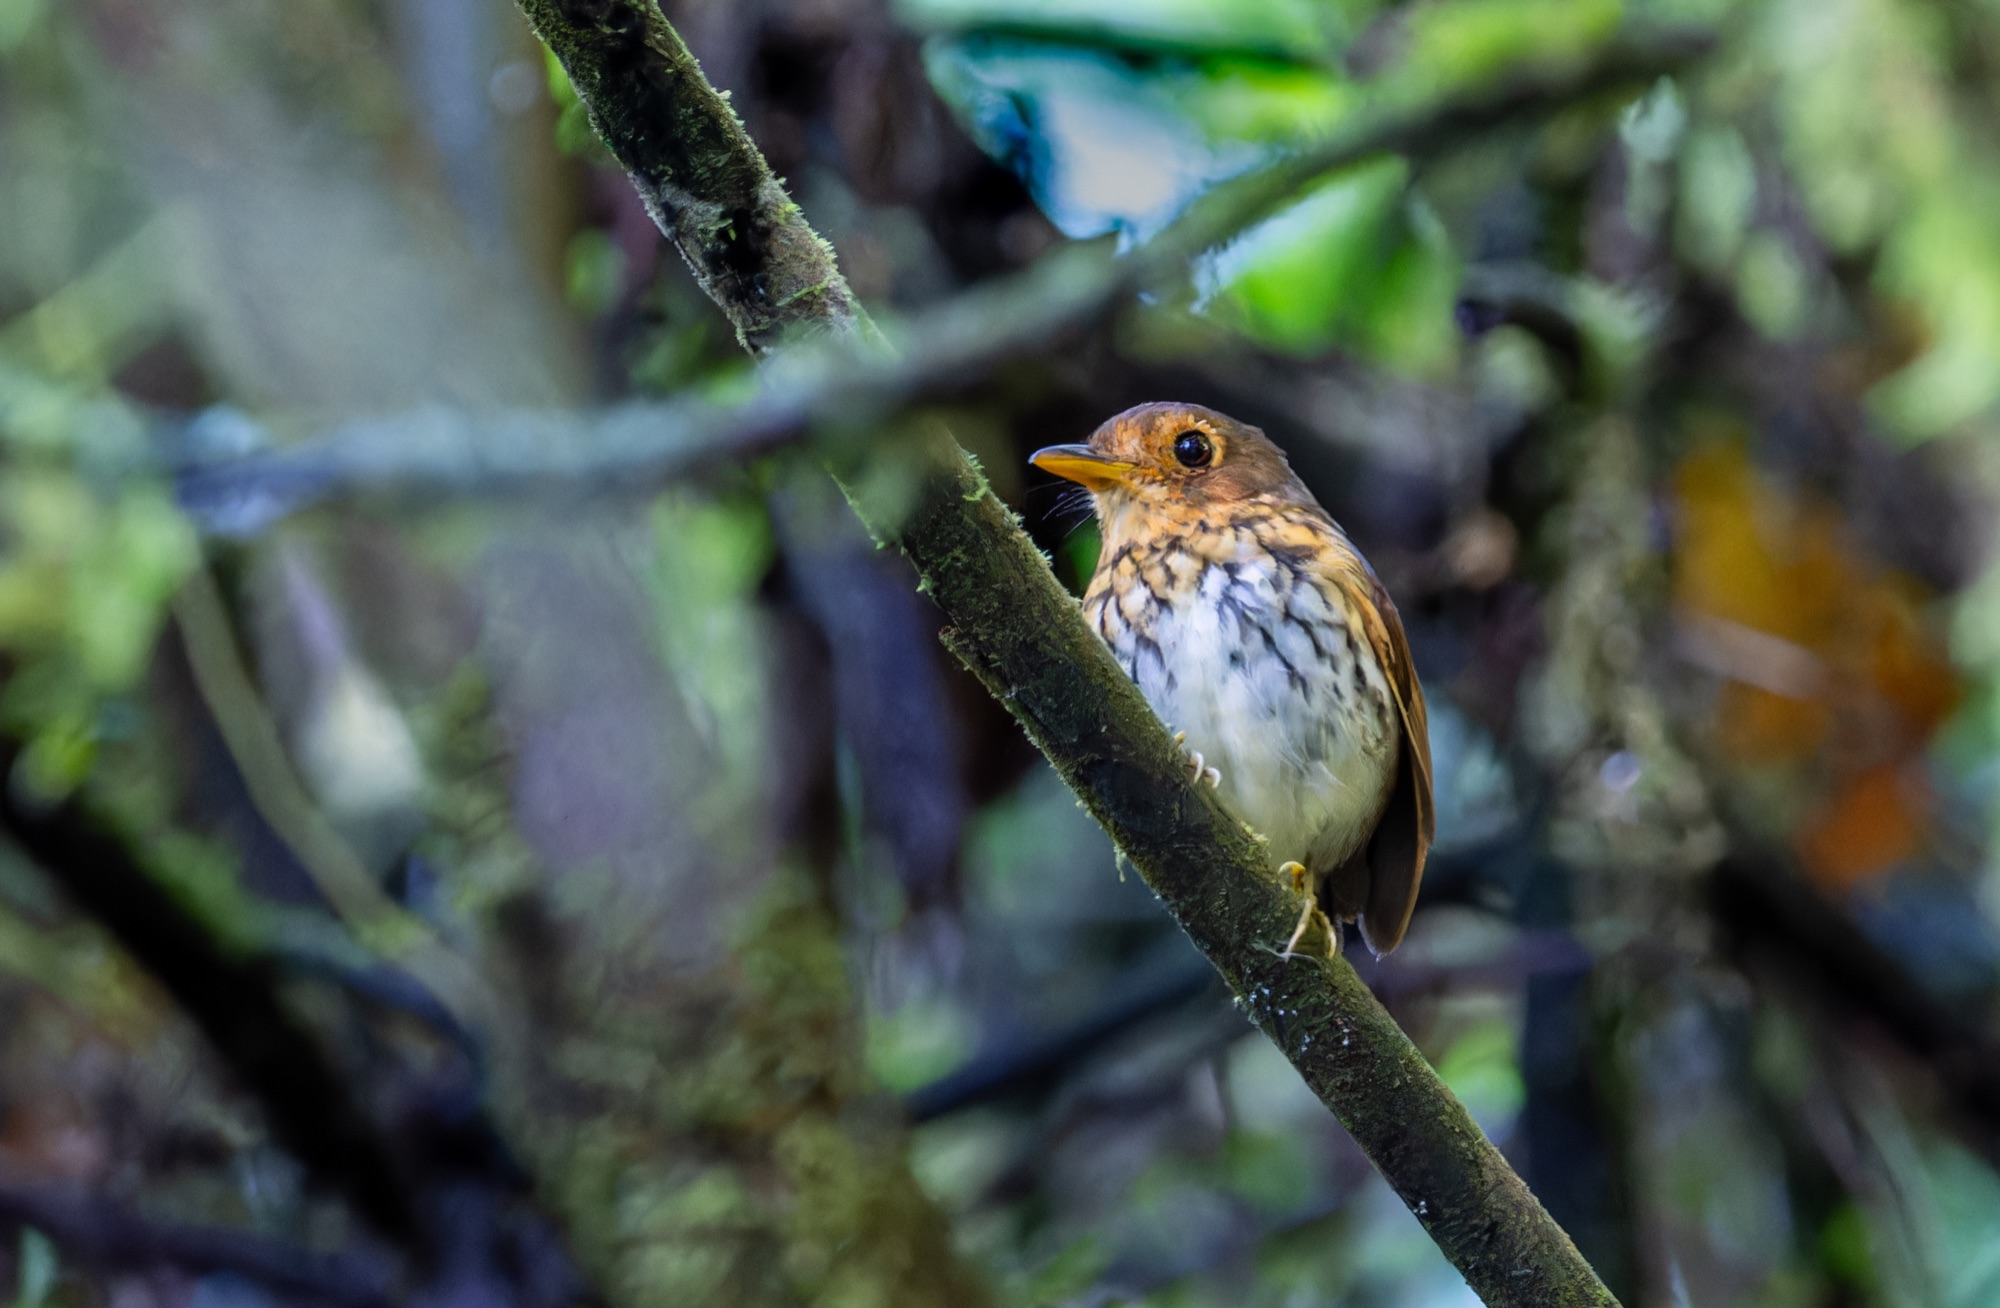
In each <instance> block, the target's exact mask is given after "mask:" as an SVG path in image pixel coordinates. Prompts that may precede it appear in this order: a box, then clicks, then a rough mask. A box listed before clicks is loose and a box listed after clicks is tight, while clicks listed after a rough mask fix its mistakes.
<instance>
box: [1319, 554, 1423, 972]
mask: <svg viewBox="0 0 2000 1308" xmlns="http://www.w3.org/2000/svg"><path fill="white" fill-rule="evenodd" d="M1353 558H1354V559H1355V562H1356V563H1357V564H1358V565H1359V566H1357V567H1355V568H1352V569H1349V568H1340V569H1335V570H1333V572H1332V577H1331V579H1332V580H1333V581H1334V583H1335V584H1336V585H1338V586H1339V587H1340V588H1341V589H1342V591H1343V592H1345V598H1346V599H1347V600H1348V601H1349V603H1348V611H1349V612H1350V613H1354V614H1358V615H1360V618H1361V626H1362V630H1363V631H1364V632H1365V633H1366V635H1367V638H1368V647H1369V648H1370V649H1371V650H1373V651H1374V653H1375V657H1376V659H1377V660H1378V661H1379V662H1380V663H1381V665H1382V672H1383V675H1384V678H1385V679H1386V680H1387V681H1388V683H1389V690H1390V693H1391V694H1392V695H1394V696H1395V700H1396V714H1397V717H1398V719H1399V720H1400V725H1401V727H1402V730H1403V738H1402V742H1401V748H1400V749H1399V750H1398V751H1397V753H1398V758H1397V763H1396V781H1395V785H1394V788H1393V789H1392V790H1391V791H1390V793H1389V803H1388V805H1387V807H1385V808H1384V809H1383V811H1382V818H1381V820H1380V821H1379V822H1377V823H1376V825H1375V834H1374V835H1372V836H1371V837H1369V841H1368V847H1367V851H1366V855H1367V861H1368V873H1369V875H1368V895H1367V901H1366V907H1364V908H1363V909H1362V911H1361V915H1360V918H1361V937H1362V939H1363V940H1365V941H1367V942H1368V947H1369V949H1371V950H1373V951H1374V952H1375V953H1376V954H1378V955H1380V954H1386V953H1388V952H1389V951H1390V950H1392V949H1394V948H1395V947H1396V946H1397V944H1398V943H1400V942H1401V941H1402V939H1403V931H1404V929H1405V928H1406V927H1408V926H1409V924H1410V913H1411V911H1412V910H1413V909H1415V908H1416V905H1417V884H1418V883H1419V882H1420V881H1422V880H1423V876H1424V860H1425V859H1426V858H1427V857H1428V856H1429V854H1430V848H1431V841H1432V839H1433V838H1434V837H1435V836H1436V834H1437V813H1436V809H1435V807H1434V805H1433V803H1432V798H1431V738H1430V722H1429V718H1428V716H1427V715H1426V713H1425V711H1424V688H1423V687H1422V686H1421V685H1420V684H1418V682H1417V669H1416V665H1415V664H1414V663H1413V662H1412V661H1411V659H1410V641H1409V637H1408V636H1406V635H1404V634H1403V619H1402V615H1400V614H1399V613H1397V612H1396V603H1395V601H1394V600H1392V599H1390V598H1389V592H1388V591H1387V590H1386V589H1384V588H1383V586H1382V583H1381V582H1380V581H1379V580H1377V579H1376V577H1375V574H1374V572H1373V571H1372V570H1371V569H1370V568H1369V567H1368V565H1367V564H1366V563H1365V562H1362V560H1361V558H1360V555H1359V554H1355V555H1353Z"/></svg>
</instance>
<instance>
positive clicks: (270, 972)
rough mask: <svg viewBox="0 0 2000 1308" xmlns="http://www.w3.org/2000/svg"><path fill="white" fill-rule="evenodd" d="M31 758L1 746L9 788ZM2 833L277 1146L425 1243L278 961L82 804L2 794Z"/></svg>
mask: <svg viewBox="0 0 2000 1308" xmlns="http://www.w3.org/2000/svg"><path fill="white" fill-rule="evenodd" d="M19 754H20V746H19V745H18V743H16V742H15V741H13V740H11V739H7V738H4V737H0V777H13V776H15V775H16V768H15V764H16V762H17V760H18V757H19ZM0 832H4V833H5V834H6V836H7V837H8V838H9V839H11V840H12V841H13V842H14V843H15V844H16V845H18V846H19V847H20V848H21V850H22V852H23V853H25V854H26V855H27V856H28V857H29V858H31V859H33V860H34V861H35V863H36V864H37V865H39V866H40V867H41V868H42V869H44V870H45V871H46V872H48V874H49V875H50V877H51V878H53V879H54V881H55V882H56V884H57V885H58V886H60V887H61V888H62V889H63V891H64V892H65V893H66V894H67V895H68V896H69V897H70V898H71V899H72V900H74V901H75V902H76V904H77V905H78V906H79V907H80V908H82V909H83V910H84V911H85V912H86V913H89V914H90V915H91V916H92V917H94V918H96V919H97V920H98V921H100V922H102V923H103V924H104V925H105V927H106V928H108V929H109V930H110V932H111V933H112V935H114V936H116V937H117V938H118V942H119V943H120V944H121V945H123V946H124V947H125V948H126V949H127V950H128V951H130V953H131V954H132V956H133V957H134V958H135V959H137V960H138V961H139V963H140V965H141V966H143V967H144V968H145V969H146V970H147V971H149V972H151V973H152V974H153V976H154V977H155V978H156V979H157V980H158V981H159V982H160V984H161V985H162V986H164V987H165V988H166V990H167V992H168V993H169V994H171V995H172V996H173V997H174V1000H175V1001H176V1002H177V1003H178V1004H179V1005H180V1006H181V1007H182V1008H183V1009H184V1010H186V1012H187V1014H188V1016H190V1017H192V1018H193V1019H194V1022H195V1025H196V1026H198V1027H199V1028H200V1029H201V1031H202V1034H203V1035H205V1036H207V1037H208V1040H209V1043H210V1044H211V1045H213V1046H214V1048H215V1049H216V1051H217V1052H218V1053H220V1054H221V1055H222V1058H223V1061H224V1062H226V1063H227V1064H228V1065H229V1066H230V1068H231V1069H232V1070H233V1071H234V1072H235V1073H236V1076H237V1078H238V1080H239V1081H240V1082H241V1083H242V1084H243V1085H244V1087H245V1088H246V1089H248V1090H249V1091H250V1092H251V1093H252V1094H254V1095H255V1096H256V1097H257V1100H258V1102H259V1103H260V1104H261V1105H262V1106H263V1109H264V1112H265V1114H266V1116H267V1118H268V1120H269V1122H270V1124H271V1130H272V1133H273V1134H274V1135H275V1136H276V1137H277V1139H278V1141H279V1142H280V1143H281V1144H282V1145H283V1146H284V1147H285V1148H286V1149H287V1150H289V1151H290V1152H291V1153H292V1154H294V1155H295V1156H296V1157H297V1158H298V1159H299V1161H301V1162H302V1163H304V1164H305V1165H306V1167H307V1168H308V1169H310V1170H311V1171H312V1173H313V1174H314V1175H315V1176H317V1177H320V1178H321V1179H323V1180H324V1181H326V1182H327V1183H328V1184H330V1185H332V1186H333V1187H334V1188H336V1189H338V1190H339V1191H340V1192H341V1193H343V1194H344V1195H345V1196H346V1197H347V1198H348V1199H349V1201H351V1202H352V1203H353V1204H354V1206H355V1208H356V1210H357V1211H359V1212H360V1213H362V1214H363V1215H364V1216H366V1217H367V1218H368V1220H369V1221H371V1222H372V1223H374V1224H375V1226H376V1227H377V1228H379V1229H380V1230H381V1231H382V1232H383V1233H384V1234H386V1235H389V1236H391V1237H392V1238H394V1239H396V1240H397V1241H399V1242H401V1243H403V1244H405V1245H417V1244H418V1243H420V1239H421V1237H420V1234H419V1228H418V1223H417V1218H416V1215H415V1213H414V1212H413V1210H412V1207H411V1204H410V1199H409V1196H408V1192H407V1190H406V1188H405V1185H404V1178H403V1175H402V1170H401V1168H400V1167H399V1166H398V1165H397V1163H396V1160H395V1157H394V1154H393V1152H392V1150H391V1148H390V1146H389V1144H388V1143H387V1141H385V1140H384V1139H383V1138H382V1136H381V1135H380V1134H379V1133H378V1132H377V1131H376V1129H375V1126H374V1124H373V1123H372V1122H371V1121H370V1120H369V1118H368V1116H367V1113H366V1112H365V1111H364V1109H363V1108H362V1106H361V1105H360V1104H359V1103H357V1102H356V1101H355V1100H354V1099H353V1098H352V1097H351V1096H350V1095H349V1093H348V1088H347V1084H346V1082H345V1081H344V1080H343V1079H342V1078H341V1077H340V1076H339V1075H338V1074H337V1073H336V1071H335V1069H334V1067H333V1065H332V1064H331V1062H330V1061H329V1060H328V1058H327V1056H326V1054H325V1052H324V1051H323V1050H322V1049H321V1048H320V1046H319V1045H318V1044H317V1043H316V1042H315V1041H314V1040H313V1038H312V1036H311V1035H310V1034H308V1033H307V1032H306V1031H305V1030H304V1029H303V1028H302V1027H300V1026H299V1025H298V1024H297V1023H296V1022H295V1021H293V1019H292V1017H291V1015H290V1014H288V1013H287V1012H286V1011H285V1008H284V1005H283V1004H282V1003H281V1002H280V1000H279V998H278V994H277V982H278V976H277V972H276V969H275V968H274V967H273V966H272V965H271V963H270V961H269V960H268V959H265V958H262V957H256V956H250V957H245V956H242V955H239V954H235V953H232V952H230V951H228V950H227V949H226V948H224V946H223V945H221V944H220V943H219V942H218V941H216V940H215V939H214V938H213V937H212V936H211V935H210V934H209V932H208V931H207V930H206V929H205V928H204V927H203V926H202V924H201V922H200V921H199V920H198V919H197V918H196V917H195V916H194V915H193V914H192V913H190V912H189V911H188V910H187V909H186V908H184V907H183V906H182V905H181V904H180V903H179V901H177V900H176V899H175V898H174V897H173V896H172V895H170V894H169V893H168V892H167V891H166V890H165V889H163V888H162V887H161V885H160V883H159V882H158V881H156V880H154V878H153V877H152V875H151V874H149V873H148V872H147V871H146V869H145V868H144V867H143V866H141V864H140V862H139V861H138V859H136V858H135V857H134V856H133V855H132V852H131V850H130V849H129V848H128V847H127V845H126V842H125V841H124V840H123V839H121V838H120V837H119V836H118V835H117V834H114V833H113V832H112V831H110V830H108V829H107V826H106V824H105V823H103V822H102V821H101V820H100V819H99V818H98V817H97V816H96V815H95V814H93V813H91V812H89V811H88V810H87V809H86V807H85V805H84V803H83V801H81V800H80V799H78V798H75V797H72V798H70V799H67V800H64V801H63V802H61V803H59V804H55V805H53V806H42V805H38V804H36V803H35V802H34V801H32V800H31V799H29V798H28V797H27V796H26V795H25V794H24V793H23V792H22V790H21V788H20V787H19V786H18V785H0Z"/></svg>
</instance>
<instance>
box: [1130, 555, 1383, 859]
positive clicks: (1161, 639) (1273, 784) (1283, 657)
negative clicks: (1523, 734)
mask: <svg viewBox="0 0 2000 1308" xmlns="http://www.w3.org/2000/svg"><path fill="white" fill-rule="evenodd" d="M1202 578H1203V580H1202V583H1201V585H1200V588H1199V590H1198V591H1197V592H1195V593H1193V594H1191V595H1190V596H1188V597H1187V598H1185V599H1183V600H1182V601H1181V602H1179V603H1171V602H1169V603H1154V602H1153V601H1152V598H1151V595H1150V592H1147V593H1145V594H1143V595H1141V596H1139V597H1136V598H1135V597H1134V596H1132V595H1130V594H1129V593H1128V595H1127V597H1126V599H1125V601H1124V602H1123V603H1121V604H1111V603H1110V602H1109V597H1108V596H1100V595H1096V594H1093V595H1092V597H1091V601H1092V603H1091V617H1092V618H1093V619H1095V620H1096V621H1097V625H1098V630H1099V632H1100V633H1101V634H1102V635H1103V636H1104V637H1105V639H1106V641H1107V642H1108V643H1109V644H1110V645H1111V649H1112V653H1114V654H1115V655H1116V656H1117V658H1118V661H1119V663H1120V664H1122V665H1123V666H1124V668H1125V670H1126V672H1127V673H1128V674H1129V675H1130V676H1131V677H1132V679H1133V680H1134V681H1136V682H1137V683H1138V685H1139V688H1140V690H1141V691H1142V692H1144V694H1145V696H1146V699H1147V701H1148V702H1149V703H1150V704H1152V706H1153V710H1154V712H1156V713H1158V714H1159V715H1160V718H1161V719H1162V720H1163V721H1164V722H1166V723H1167V725H1168V727H1169V728H1171V729H1173V730H1176V731H1182V732H1185V733H1187V748H1189V749H1190V750H1194V751H1197V752H1199V753H1200V754H1201V756H1202V759H1203V761H1204V762H1206V763H1208V764H1210V765H1213V766H1214V767H1215V768H1217V769H1218V770H1219V771H1220V772H1221V774H1222V781H1221V786H1220V793H1221V798H1222V801H1223V803H1224V805H1225V806H1227V807H1228V808H1229V810H1230V811H1231V812H1233V813H1235V814H1236V815H1237V816H1238V817H1240V818H1242V819H1243V820H1244V821H1246V822H1248V823H1249V824H1250V826H1251V827H1252V828H1254V829H1255V830H1256V831H1258V832H1259V833H1261V834H1262V835H1263V836H1265V837H1266V838H1267V839H1268V840H1269V842H1270V844H1269V849H1270V853H1271V859H1272V863H1273V864H1274V865H1276V864H1278V863H1282V862H1285V861H1287V860H1292V859H1296V860H1298V861H1299V862H1301V863H1304V864H1305V865H1306V866H1307V867H1309V868H1311V869H1312V870H1313V871H1314V872H1316V873H1318V872H1325V871H1328V870H1330V869H1332V868H1333V867H1335V866H1337V865H1338V864H1339V863H1340V862H1341V861H1342V860H1344V859H1345V858H1346V857H1347V856H1348V855H1349V854H1350V853H1352V852H1353V851H1354V850H1355V848H1357V847H1358V846H1359V845H1360V844H1361V842H1362V841H1364V840H1365V839H1367V837H1368V834H1369V832H1370V831H1371V830H1372V829H1373V828H1374V825H1375V822H1376V820H1377V818H1378V817H1379V816H1380V815H1381V812H1382V807H1383V804H1384V803H1385V802H1386V801H1387V799H1388V794H1389V787H1390V784H1391V782H1392V780H1393V779H1394V776H1395V763H1396V746H1397V742H1398V737H1397V734H1396V733H1395V732H1394V731H1393V730H1392V710H1391V708H1390V699H1389V691H1388V685H1387V682H1386V680H1385V679H1384V677H1383V675H1382V671H1381V668H1380V666H1379V665H1378V664H1377V662H1376V660H1375V658H1374V655H1373V653H1372V651H1370V650H1369V648H1368V646H1367V644H1366V642H1365V641H1363V640H1361V639H1359V637H1358V636H1357V637H1355V638H1353V639H1350V638H1349V636H1348V632H1347V630H1346V627H1345V625H1344V624H1343V623H1341V622H1339V621H1338V620H1337V619H1336V617H1335V614H1336V610H1335V609H1334V608H1333V607H1332V606H1330V605H1329V604H1328V603H1327V601H1326V598H1325V597H1324V596H1323V595H1322V594H1321V593H1320V591H1319V589H1318V587H1317V586H1315V585H1313V584H1312V583H1311V582H1310V581H1309V580H1307V579H1305V577H1304V576H1303V575H1301V574H1298V573H1295V572H1293V571H1291V570H1289V569H1287V568H1285V567H1284V566H1283V565H1281V564H1277V563H1273V562H1266V561H1263V560H1257V561H1246V562H1242V563H1238V564H1236V565H1234V566H1231V567H1229V568H1224V567H1222V566H1211V567H1209V568H1207V569H1206V570H1205V571H1204V572H1203V574H1202Z"/></svg>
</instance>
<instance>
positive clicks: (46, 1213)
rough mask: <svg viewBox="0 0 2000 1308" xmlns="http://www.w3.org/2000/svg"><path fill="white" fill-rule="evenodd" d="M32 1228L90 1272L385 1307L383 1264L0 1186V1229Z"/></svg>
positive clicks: (42, 1189) (86, 1198)
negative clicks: (169, 1276)
mask: <svg viewBox="0 0 2000 1308" xmlns="http://www.w3.org/2000/svg"><path fill="white" fill-rule="evenodd" d="M18 1226H32V1227H34V1228H35V1229H36V1230H38V1231H40V1232H42V1233H43V1234H44V1235H46V1236H48V1237H49V1238H50V1239H51V1240H53V1241H55V1243H56V1244H57V1245H59V1246H60V1247H61V1248H62V1249H63V1251H64V1252H66V1253H68V1254H69V1255H70V1256H71V1257H72V1258H74V1259H76V1260H77V1261H78V1262H81V1263H83V1264H85V1265H86V1266H89V1267H91V1268H93V1269H100V1270H110V1271H137V1272H143V1271H151V1270H153V1269H155V1268H159V1267H174V1268H178V1269H180V1270H181V1271H184V1272H189V1273H192V1274H194V1275H198V1276H199V1275H207V1274H209V1273H213V1272H234V1273H236V1274H237V1275H239V1276H244V1277H247V1278H249V1279H250V1280H253V1281H256V1282H257V1283H258V1284H260V1285H262V1286H264V1287H265V1288H267V1289H269V1290H272V1291H275V1292H276V1293H278V1294H281V1295H283V1296H285V1297H286V1298H289V1299H304V1300H307V1301H309V1302H313V1303H322V1304H331V1305H336V1306H337V1308H389V1305H391V1304H393V1303H394V1302H395V1298H394V1297H393V1296H392V1295H391V1293H390V1287H391V1283H392V1280H393V1277H392V1274H391V1271H390V1269H389V1267H388V1266H387V1265H386V1264H383V1263H381V1262H378V1261H376V1260H374V1259H367V1258H362V1257H357V1256H356V1255H354V1254H326V1253H318V1252H315V1251H313V1250H310V1249H303V1248H300V1247H298V1246H297V1245H291V1244H285V1243H283V1242H280V1241H277V1240H272V1239H269V1238H266V1237H264V1236H261V1235H257V1234H255V1233H253V1232H250V1231H231V1230H224V1229H221V1228H216V1227H200V1226H178V1225H160V1224H155V1223H152V1222H149V1221H147V1220H146V1219H144V1218H142V1217H141V1216H139V1215H138V1214H137V1213H134V1212H131V1211H129V1210H128V1209H126V1208H124V1207H123V1206H121V1205H119V1204H116V1203H114V1202H112V1201H111V1200H109V1199H107V1198H104V1197H102V1196H99V1195H92V1194H87V1193H83V1192H81V1191H73V1190H62V1189H57V1188H54V1187H49V1186H38V1187H25V1186H23V1187H14V1186H0V1228H6V1227H18Z"/></svg>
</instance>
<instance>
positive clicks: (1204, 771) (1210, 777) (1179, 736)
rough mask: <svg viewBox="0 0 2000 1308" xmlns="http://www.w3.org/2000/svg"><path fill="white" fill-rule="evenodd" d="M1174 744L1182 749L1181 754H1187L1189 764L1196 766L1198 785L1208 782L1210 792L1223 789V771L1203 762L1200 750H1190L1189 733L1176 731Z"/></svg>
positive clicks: (1195, 777)
mask: <svg viewBox="0 0 2000 1308" xmlns="http://www.w3.org/2000/svg"><path fill="white" fill-rule="evenodd" d="M1174 743H1175V744H1176V745H1179V746H1180V747H1181V753H1183V754H1185V755H1186V756H1187V760H1188V762H1189V763H1191V764H1193V765H1194V780H1195V781H1196V782H1197V783H1200V782H1203V781H1206V782H1208V788H1209V789H1210V790H1220V789H1222V770H1221V769H1220V768H1212V767H1209V766H1208V765H1207V764H1205V763H1204V762H1202V757H1201V751H1200V750H1196V749H1189V748H1188V747H1187V732H1185V731H1176V732H1175V733H1174Z"/></svg>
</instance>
